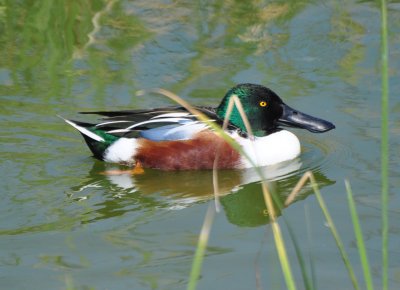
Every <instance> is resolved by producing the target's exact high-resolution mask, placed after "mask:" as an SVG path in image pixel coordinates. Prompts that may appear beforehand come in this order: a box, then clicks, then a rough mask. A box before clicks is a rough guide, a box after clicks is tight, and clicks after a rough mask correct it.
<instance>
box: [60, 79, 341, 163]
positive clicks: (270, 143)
mask: <svg viewBox="0 0 400 290" xmlns="http://www.w3.org/2000/svg"><path fill="white" fill-rule="evenodd" d="M234 95H236V96H237V97H238V98H239V99H240V101H241V103H242V106H243V108H244V111H245V113H246V115H247V117H248V119H249V123H250V125H251V128H252V130H253V134H254V138H253V139H252V138H249V137H248V134H247V130H246V126H245V124H244V122H243V120H242V118H241V116H240V113H239V111H238V110H237V109H236V108H234V109H233V111H232V114H231V116H230V117H229V125H228V128H227V129H226V133H228V134H229V135H230V136H231V137H232V138H233V139H234V140H236V141H237V142H238V144H239V145H240V146H241V147H242V148H243V150H244V151H245V152H246V153H247V155H248V156H250V158H252V160H253V161H254V162H255V163H256V164H258V165H259V166H266V165H272V164H276V163H279V162H283V161H287V160H291V159H294V158H296V157H297V156H299V154H300V142H299V140H298V138H297V137H296V136H295V135H294V134H293V133H291V132H289V131H286V130H283V129H281V128H280V126H289V127H296V128H303V129H307V130H308V131H311V132H313V133H321V132H326V131H329V130H331V129H334V128H335V126H334V125H333V124H332V123H330V122H328V121H325V120H322V119H318V118H315V117H312V116H309V115H306V114H304V113H301V112H299V111H297V110H294V109H292V108H291V107H289V106H288V105H286V104H285V103H284V102H283V101H282V100H281V98H280V97H279V96H278V95H277V94H276V93H274V92H273V91H272V90H270V89H269V88H266V87H264V86H262V85H256V84H239V85H237V86H235V87H233V88H231V89H230V90H229V91H228V92H227V93H226V95H225V96H224V98H223V99H222V101H221V103H220V105H219V106H218V107H217V108H211V107H195V109H197V110H198V111H200V112H202V113H203V114H205V115H206V116H207V117H208V118H210V119H211V120H214V121H215V122H216V123H217V124H222V123H223V120H224V118H225V114H226V112H227V109H228V103H229V100H230V98H231V97H232V96H234ZM82 113H83V114H98V115H101V116H103V119H102V122H101V123H98V124H90V123H85V122H79V121H72V120H65V121H66V122H67V123H68V124H70V125H71V126H73V127H74V128H76V129H77V130H78V131H79V132H80V133H81V134H82V135H83V137H84V139H85V141H86V143H87V145H88V146H89V148H90V150H91V151H92V153H93V155H94V157H96V158H98V159H100V160H104V161H106V162H113V163H120V164H128V165H132V166H138V165H140V166H142V167H144V168H156V169H161V170H194V169H212V168H213V164H214V160H215V158H216V156H217V151H218V154H219V155H218V156H219V157H218V165H217V168H220V169H229V168H249V167H252V163H251V162H249V161H248V159H246V158H245V157H243V156H241V155H240V154H239V153H238V152H237V151H235V150H234V149H233V148H232V147H231V146H230V145H229V143H228V142H226V141H225V140H224V139H223V138H222V137H220V136H219V135H218V134H216V133H215V132H214V131H213V130H212V129H211V128H210V127H209V126H208V125H207V124H205V123H204V122H201V121H199V120H198V119H197V118H196V116H194V115H192V114H191V113H190V112H188V111H187V110H186V109H185V108H183V107H166V108H157V109H148V110H125V111H100V112H82Z"/></svg>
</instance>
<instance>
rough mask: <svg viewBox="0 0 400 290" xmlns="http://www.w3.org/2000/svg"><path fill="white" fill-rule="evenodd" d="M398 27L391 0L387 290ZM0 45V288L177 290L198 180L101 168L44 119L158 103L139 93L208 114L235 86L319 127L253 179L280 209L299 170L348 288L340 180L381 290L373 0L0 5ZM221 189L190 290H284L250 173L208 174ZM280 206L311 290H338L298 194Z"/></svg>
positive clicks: (392, 247) (399, 270)
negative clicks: (351, 199)
mask: <svg viewBox="0 0 400 290" xmlns="http://www.w3.org/2000/svg"><path fill="white" fill-rule="evenodd" d="M399 35H400V4H399V3H398V1H393V2H392V3H390V4H389V50H390V90H391V100H390V108H391V109H390V114H391V117H390V146H391V151H390V152H391V155H390V175H391V176H390V178H391V186H390V206H389V210H390V231H389V239H390V242H389V253H390V260H389V277H390V281H389V284H390V286H391V288H392V289H397V288H398V287H399V286H400V258H399V256H400V251H399V248H398V245H399V242H400V227H399V225H398V220H399V219H400V206H399V204H400V203H399V202H400V199H399V195H398V194H399V187H400V178H399V176H400V170H399V166H398V164H399V163H400V155H399V149H398V148H399V146H400V138H399V135H400V129H399V128H400V117H399V116H400V114H399V113H400V101H399V99H398V92H399V91H400V82H399V81H398V80H399V69H400V61H399V56H400V45H399V43H400V37H399ZM0 51H1V57H0V127H1V130H0V138H1V147H0V172H1V179H0V188H1V189H2V190H1V203H0V289H185V288H186V285H187V280H188V277H189V273H190V267H191V263H192V258H193V254H194V251H195V247H196V242H197V236H198V233H199V231H200V227H201V224H202V222H203V218H204V214H205V212H206V210H207V207H208V205H209V203H210V202H212V183H211V182H212V174H211V172H208V171H202V172H168V173H165V172H159V171H156V170H146V171H145V174H144V175H139V176H135V177H132V176H129V175H121V176H112V177H110V176H105V175H102V174H101V172H103V171H104V170H107V169H109V168H110V167H106V166H105V165H104V164H103V163H102V162H99V161H96V160H94V159H93V158H91V157H90V153H89V150H88V149H87V148H86V145H85V144H84V142H83V140H82V138H81V136H80V135H79V134H78V133H77V132H76V131H74V129H73V128H71V127H70V126H67V125H66V124H65V123H63V121H62V120H61V119H59V118H58V117H57V115H62V116H64V117H68V118H73V119H74V118H75V119H79V118H81V119H82V116H78V115H77V114H76V113H77V112H79V111H90V110H105V109H112V110H116V109H128V108H150V107H157V106H164V105H168V104H171V103H170V102H169V101H167V100H166V99H165V98H163V97H160V96H156V95H146V96H143V97H137V96H135V92H136V91H138V90H141V89H146V88H154V87H162V88H166V89H168V90H171V91H173V92H175V93H177V94H179V95H180V96H182V97H184V99H185V100H187V101H189V102H190V103H192V104H202V105H216V104H217V103H218V102H219V101H220V99H221V97H222V96H223V95H224V93H225V91H226V90H227V89H228V88H230V87H231V86H233V85H234V84H236V83H239V82H254V83H261V84H264V85H267V86H269V87H271V88H272V89H273V90H275V91H276V92H277V93H278V94H279V95H280V96H282V98H283V99H284V100H285V101H286V102H287V103H288V104H289V105H290V106H292V107H294V108H296V109H298V110H301V111H304V112H307V113H309V114H312V115H316V116H319V117H323V118H325V119H327V120H330V121H332V122H333V123H335V124H336V126H337V128H336V130H334V131H331V132H329V133H326V134H311V133H308V132H304V131H301V130H292V131H293V132H294V133H295V134H296V135H298V136H299V138H300V140H301V142H302V145H303V153H302V155H301V157H300V158H298V159H297V160H294V161H292V162H289V163H288V164H283V165H280V166H277V167H274V168H266V169H264V170H265V171H266V174H267V175H268V176H269V177H270V178H271V179H272V180H275V181H274V182H273V186H274V188H275V190H276V192H277V193H278V194H279V196H280V197H281V199H282V200H284V198H285V197H286V196H287V195H288V194H289V192H290V190H291V188H293V186H294V185H295V184H296V182H297V180H298V179H299V178H300V176H301V175H302V173H304V172H305V171H306V170H312V171H313V172H314V174H315V175H316V178H317V180H318V182H319V184H320V186H321V188H322V193H323V196H324V198H325V199H326V202H327V204H328V206H329V209H330V211H331V214H332V216H333V219H334V220H335V222H336V223H337V226H338V229H339V232H340V234H341V236H342V239H343V241H344V245H345V247H346V249H347V250H348V252H349V256H350V260H351V262H352V263H353V264H354V267H355V270H356V274H357V275H358V277H359V280H360V282H361V283H362V269H361V266H360V262H359V258H358V250H357V248H356V240H355V237H354V233H353V228H352V224H351V222H350V213H349V211H348V206H347V198H346V194H345V188H344V183H343V181H344V179H345V178H347V179H348V180H350V182H351V184H352V188H353V191H354V193H355V199H356V203H357V206H358V210H359V213H360V219H361V223H362V226H363V229H364V234H365V238H366V247H367V249H368V251H369V255H370V256H369V258H370V262H371V265H372V272H373V279H374V282H375V284H376V285H377V289H379V288H380V279H381V273H380V265H381V253H380V249H381V238H380V232H381V221H380V164H381V163H380V94H381V92H380V85H381V79H380V15H379V5H378V2H375V1H358V2H357V1H323V2H318V1H317V2H316V1H276V2H272V1H201V0H200V1H100V0H93V1H77V0H76V1H66V0H64V1H62V0H60V1H52V0H42V1H11V0H10V1H7V0H3V1H1V0H0ZM83 117H85V116H83ZM87 120H88V119H87ZM220 180H221V185H220V186H221V190H222V191H223V192H225V193H226V195H225V196H224V197H223V198H222V199H221V212H220V213H219V214H218V215H217V216H216V220H215V223H214V225H213V229H212V232H211V239H210V243H209V248H208V250H207V255H206V257H205V260H204V268H203V272H202V277H201V280H200V282H199V289H257V287H262V288H261V289H285V284H284V282H283V278H282V275H281V273H280V266H279V262H278V259H277V256H276V253H275V248H274V242H273V237H272V231H271V230H270V229H269V227H268V216H266V214H265V207H264V204H263V199H262V194H261V191H260V185H259V183H258V179H257V178H256V175H255V174H254V172H252V171H251V170H247V171H224V172H221V173H220ZM228 193H229V194H228ZM281 214H283V215H284V217H285V218H286V219H287V221H288V222H289V223H291V225H292V226H293V227H294V228H295V234H296V236H297V239H298V241H299V244H300V247H301V249H302V250H303V252H304V254H305V256H306V258H307V260H309V259H312V261H313V264H314V268H315V279H316V282H317V286H318V289H351V283H350V280H349V278H348V276H347V272H346V270H345V267H344V265H343V263H342V261H341V259H340V255H339V252H338V251H337V249H336V246H335V243H334V241H333V239H332V237H331V235H330V232H329V229H328V228H327V227H326V225H325V222H324V218H323V215H322V213H321V210H320V208H319V206H318V203H317V201H316V199H315V197H314V196H313V195H312V193H311V190H310V188H309V187H307V188H305V189H304V190H303V191H302V194H301V196H300V198H299V199H298V200H297V202H295V203H294V204H292V205H291V206H290V207H288V208H286V209H285V210H284V211H283V212H282V213H281ZM306 216H309V224H308V225H307V222H306V218H305V217H306ZM280 221H281V219H280ZM283 232H284V236H285V237H286V238H287V244H288V245H289V258H290V260H291V261H292V268H293V269H294V274H295V277H296V282H297V284H298V285H299V289H301V287H302V280H301V275H300V270H299V268H298V266H297V261H296V257H295V253H294V249H293V247H292V246H290V242H289V238H288V234H287V232H286V231H285V230H284V231H283ZM256 277H258V278H256ZM259 285H261V286H259Z"/></svg>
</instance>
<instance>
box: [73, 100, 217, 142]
mask: <svg viewBox="0 0 400 290" xmlns="http://www.w3.org/2000/svg"><path fill="white" fill-rule="evenodd" d="M195 108H196V109H197V110H199V111H200V112H202V113H203V114H205V115H206V116H207V117H208V118H210V120H213V121H215V122H217V123H218V124H221V123H222V120H220V119H219V118H218V116H217V114H216V113H215V110H214V108H207V107H195ZM81 113H82V114H96V115H101V116H104V117H103V118H102V119H101V120H102V122H100V123H98V124H96V127H98V128H99V129H101V130H104V131H106V132H107V133H109V134H113V135H118V136H125V137H138V136H140V137H143V138H147V139H151V140H155V141H162V140H185V139H190V138H191V137H192V136H193V135H195V134H196V133H198V132H200V131H202V130H205V129H207V128H208V126H207V125H206V124H205V123H203V122H201V121H199V120H198V119H197V117H196V116H195V115H193V114H191V113H190V112H188V111H187V110H186V109H185V108H183V107H166V108H157V109H149V110H125V111H97V112H81Z"/></svg>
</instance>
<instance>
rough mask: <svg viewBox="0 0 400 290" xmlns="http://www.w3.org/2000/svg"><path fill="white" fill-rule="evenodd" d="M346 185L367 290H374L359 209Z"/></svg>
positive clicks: (348, 186) (347, 183) (346, 182)
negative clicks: (359, 218)
mask: <svg viewBox="0 0 400 290" xmlns="http://www.w3.org/2000/svg"><path fill="white" fill-rule="evenodd" d="M345 185H346V191H347V199H348V202H349V208H350V213H351V219H352V221H353V226H354V233H355V235H356V239H357V247H358V253H359V255H360V260H361V266H362V268H363V271H364V279H365V285H366V287H367V290H373V289H374V284H373V282H372V275H371V270H370V265H369V262H368V255H367V250H366V248H365V243H364V238H363V234H362V230H361V226H360V221H359V220H358V214H357V209H356V205H355V203H354V199H353V192H352V190H351V187H350V183H349V182H348V181H347V180H345Z"/></svg>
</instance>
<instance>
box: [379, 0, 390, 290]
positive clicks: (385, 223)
mask: <svg viewBox="0 0 400 290" xmlns="http://www.w3.org/2000/svg"><path fill="white" fill-rule="evenodd" d="M381 18H382V23H381V25H382V30H381V42H382V47H381V61H382V72H381V74H382V100H381V103H382V123H381V134H382V135H381V140H382V143H381V167H382V168H381V178H382V188H381V190H382V192H381V194H382V289H383V290H387V289H388V263H389V262H388V260H389V256H388V233H389V216H388V201H389V76H388V67H389V63H388V61H389V57H388V54H389V53H388V25H387V7H386V0H382V1H381Z"/></svg>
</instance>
